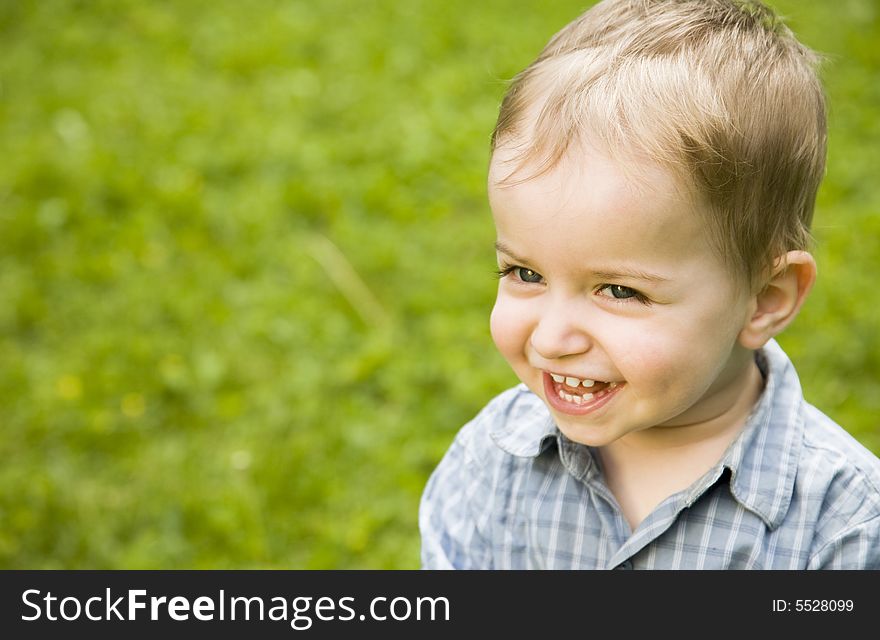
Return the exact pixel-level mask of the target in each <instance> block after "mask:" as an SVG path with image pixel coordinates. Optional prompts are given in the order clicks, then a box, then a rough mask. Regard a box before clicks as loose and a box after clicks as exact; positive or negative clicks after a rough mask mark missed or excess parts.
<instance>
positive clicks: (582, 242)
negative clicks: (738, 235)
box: [488, 144, 726, 275]
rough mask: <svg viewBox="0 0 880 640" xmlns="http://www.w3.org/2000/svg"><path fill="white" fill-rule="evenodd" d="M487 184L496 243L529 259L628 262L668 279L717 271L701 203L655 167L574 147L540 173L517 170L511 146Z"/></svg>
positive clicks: (503, 149) (497, 159) (495, 162)
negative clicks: (680, 274)
mask: <svg viewBox="0 0 880 640" xmlns="http://www.w3.org/2000/svg"><path fill="white" fill-rule="evenodd" d="M488 182H489V184H488V192H489V201H490V205H491V207H492V212H493V216H494V218H495V223H496V227H497V231H498V239H499V240H500V241H502V243H503V244H504V245H505V246H510V247H512V248H516V247H518V246H522V245H526V246H522V248H521V249H520V251H521V252H524V253H528V254H530V256H529V257H530V258H531V259H535V260H545V259H546V260H547V261H549V260H550V259H552V260H554V261H557V262H558V261H560V260H562V261H566V262H569V263H571V264H572V265H574V264H577V265H579V266H583V265H584V264H585V262H586V263H589V264H590V265H591V266H601V267H608V266H615V265H621V264H626V265H629V266H640V267H644V268H649V269H650V270H652V271H655V272H656V271H664V272H666V273H668V274H669V275H675V273H678V272H681V271H682V269H686V268H689V267H690V266H694V265H700V268H712V269H713V271H718V267H720V259H719V258H717V256H715V252H714V251H713V250H712V249H711V243H710V242H709V237H708V230H707V225H706V222H705V211H704V210H703V208H702V205H701V202H700V199H699V198H698V197H697V196H696V195H695V192H694V190H693V189H690V188H688V186H687V185H686V184H685V183H684V181H683V180H682V179H681V178H680V177H679V176H678V175H677V174H675V173H674V172H672V171H671V170H668V169H665V168H664V167H662V166H660V165H658V164H657V163H653V162H650V161H648V160H646V159H643V158H639V157H637V156H629V157H625V156H623V157H621V156H618V157H614V158H612V157H610V155H609V154H607V153H603V152H601V151H600V150H599V149H598V148H596V147H594V146H590V145H587V144H578V145H576V146H574V145H573V146H572V148H570V149H569V151H568V152H567V153H566V154H565V156H563V158H562V159H561V160H560V161H559V162H558V163H557V164H556V165H554V166H553V167H552V169H550V170H548V171H545V172H543V173H542V172H541V171H540V168H539V167H535V166H534V165H526V166H522V167H520V166H519V164H518V153H517V149H516V147H514V146H513V145H502V146H499V148H498V149H497V150H496V152H495V153H494V154H493V157H492V161H491V164H490V168H489V180H488ZM600 263H601V264H600ZM723 271H724V273H726V270H723ZM719 273H720V271H719Z"/></svg>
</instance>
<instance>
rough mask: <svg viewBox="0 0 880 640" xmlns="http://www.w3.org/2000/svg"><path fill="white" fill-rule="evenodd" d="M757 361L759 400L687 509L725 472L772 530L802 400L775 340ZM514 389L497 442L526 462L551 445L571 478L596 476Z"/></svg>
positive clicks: (782, 500) (794, 454)
mask: <svg viewBox="0 0 880 640" xmlns="http://www.w3.org/2000/svg"><path fill="white" fill-rule="evenodd" d="M755 359H756V362H757V363H758V367H759V368H760V369H761V372H762V373H763V374H764V390H763V392H762V393H761V397H760V398H759V400H758V403H757V404H756V405H755V407H754V408H753V409H752V412H751V414H750V415H749V417H748V419H747V421H746V426H745V428H744V429H743V431H742V432H741V433H740V434H739V435H738V436H737V437H736V439H735V440H734V441H733V442H732V443H731V444H730V446H729V447H728V448H727V450H726V451H725V453H724V455H723V456H722V458H721V461H720V462H719V464H718V465H716V467H715V468H713V469H712V470H710V471H709V472H708V473H707V474H706V475H705V476H704V477H703V478H702V479H701V480H699V481H697V482H696V483H694V485H693V486H692V488H691V490H690V492H689V495H688V496H687V498H686V504H692V503H693V502H694V501H696V500H697V498H699V496H700V495H702V494H703V493H704V492H705V491H706V490H707V489H708V488H709V486H711V484H713V483H714V482H715V481H717V480H718V478H720V477H721V476H722V475H723V473H724V470H725V469H729V470H730V472H731V480H730V491H731V493H732V495H733V497H734V498H735V499H736V500H737V501H738V502H739V503H740V504H742V505H743V506H744V507H745V508H747V509H749V510H750V511H752V512H754V513H755V514H757V515H758V516H759V517H760V518H761V519H762V520H763V521H764V522H765V523H766V524H767V526H768V527H770V528H771V529H775V528H776V527H777V526H779V524H780V523H781V522H782V519H783V518H784V517H785V514H786V512H787V511H788V507H789V504H790V503H791V496H792V491H793V488H794V480H795V475H796V471H797V463H798V459H799V458H800V451H801V446H802V443H803V429H804V425H803V412H802V399H803V396H802V392H801V386H800V381H799V380H798V377H797V373H796V372H795V370H794V365H792V363H791V361H790V360H789V359H788V356H786V355H785V352H784V351H783V350H782V348H781V347H780V346H779V344H778V343H777V342H776V341H775V340H770V341H769V342H768V343H767V344H766V345H765V346H764V347H763V348H762V349H760V350H759V351H757V352H756V353H755ZM517 390H518V391H519V393H518V394H517V396H516V398H515V399H514V401H513V402H511V403H510V404H509V405H508V406H507V407H506V409H505V415H504V416H499V417H500V418H501V419H499V420H495V421H494V422H493V425H492V428H491V431H490V435H491V437H492V439H493V440H494V441H495V443H496V444H497V445H498V446H499V447H500V448H501V449H503V450H504V451H505V452H507V453H509V454H511V455H514V456H517V457H528V458H533V457H537V456H538V455H540V454H541V453H542V452H544V450H546V449H547V448H548V447H550V446H551V445H552V444H554V443H555V444H556V445H557V448H558V450H559V455H560V456H561V457H562V458H563V463H565V466H566V467H567V468H568V469H569V471H571V472H572V474H573V475H575V476H576V477H578V478H579V479H584V478H585V477H586V476H587V475H588V473H589V472H591V471H594V472H595V471H596V470H597V469H596V466H595V463H594V461H593V456H592V455H590V452H589V447H585V446H583V445H579V444H577V443H574V442H571V441H569V440H568V439H567V438H566V437H565V436H564V435H563V434H562V433H561V432H560V431H559V429H558V427H557V426H556V424H555V423H554V422H553V418H552V417H551V415H550V412H549V411H548V410H547V407H546V406H545V405H544V403H543V402H542V401H541V399H540V398H538V397H537V396H536V395H535V394H533V393H532V392H531V391H529V390H528V388H527V387H526V386H525V385H523V384H521V385H519V386H518V387H517Z"/></svg>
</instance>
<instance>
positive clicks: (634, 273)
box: [495, 242, 669, 283]
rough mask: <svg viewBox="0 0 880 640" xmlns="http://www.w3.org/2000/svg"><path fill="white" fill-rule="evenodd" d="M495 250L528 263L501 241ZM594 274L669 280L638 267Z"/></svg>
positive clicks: (612, 277) (615, 278) (605, 276)
mask: <svg viewBox="0 0 880 640" xmlns="http://www.w3.org/2000/svg"><path fill="white" fill-rule="evenodd" d="M495 250H496V251H498V252H500V253H503V254H505V255H507V256H508V257H510V258H513V259H514V261H516V262H520V263H523V264H526V265H528V264H530V261H529V260H526V259H525V258H521V257H520V256H518V255H516V253H514V252H513V251H512V250H511V249H510V247H508V246H507V245H506V244H504V243H503V242H496V243H495ZM590 273H592V274H593V275H594V276H596V277H597V278H599V279H601V280H619V279H621V278H630V279H635V280H643V281H645V282H656V283H660V282H669V278H665V277H663V276H661V275H659V274H656V273H650V272H648V271H642V270H640V269H630V268H617V269H607V270H606V269H593V270H591V271H590Z"/></svg>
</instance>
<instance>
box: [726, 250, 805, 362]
mask: <svg viewBox="0 0 880 640" xmlns="http://www.w3.org/2000/svg"><path fill="white" fill-rule="evenodd" d="M815 281H816V261H815V260H814V259H813V256H811V255H810V254H809V253H807V252H806V251H789V252H788V253H786V254H785V255H782V256H780V257H779V258H777V259H776V260H775V261H774V262H773V271H772V273H771V276H770V280H769V281H768V282H767V284H766V285H765V286H764V288H763V289H762V290H761V291H760V292H759V293H757V294H755V296H754V297H753V298H752V301H751V306H750V309H749V311H750V315H749V317H748V318H747V319H746V324H745V326H744V327H743V330H742V332H740V334H739V342H740V344H741V345H743V346H744V347H746V348H747V349H760V348H761V347H763V346H764V345H765V344H766V343H767V341H768V340H770V338H772V337H773V336H775V335H776V334H778V333H779V332H780V331H782V330H783V329H785V327H787V326H788V325H789V323H790V322H791V321H792V320H794V318H795V316H797V314H798V311H800V309H801V305H803V303H804V301H805V300H806V299H807V294H808V293H810V289H812V288H813V283H814V282H815Z"/></svg>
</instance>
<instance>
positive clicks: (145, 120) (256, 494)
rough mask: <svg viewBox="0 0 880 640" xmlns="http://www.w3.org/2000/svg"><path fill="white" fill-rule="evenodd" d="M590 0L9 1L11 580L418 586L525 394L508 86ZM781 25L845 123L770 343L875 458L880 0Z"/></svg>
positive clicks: (3, 327)
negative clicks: (458, 437)
mask: <svg viewBox="0 0 880 640" xmlns="http://www.w3.org/2000/svg"><path fill="white" fill-rule="evenodd" d="M587 4H588V3H585V2H584V1H582V0H579V1H574V0H565V1H557V2H551V3H548V2H544V1H541V0H528V1H521V2H516V1H515V2H511V0H506V1H500V0H491V1H488V0H482V1H480V2H474V1H473V0H466V1H465V0H442V1H441V0H431V1H417V0H399V1H398V0H374V1H367V0H364V1H355V0H320V1H311V0H310V1H305V0H279V1H275V2H269V1H264V2H257V1H245V0H210V1H207V0H206V1H189V0H187V1H174V2H171V1H168V2H160V1H156V2H144V1H143V0H136V1H135V0H129V1H119V0H112V1H111V0H104V1H100V0H92V1H79V2H76V1H72V0H71V1H60V0H55V1H51V0H43V1H32V2H26V1H15V0H4V1H3V2H0V150H2V160H0V459H2V464H0V567H2V568H90V569H99V568H132V569H139V568H307V569H324V568H355V569H357V568H384V569H408V568H416V567H417V566H418V547H419V539H418V529H417V519H416V517H417V508H418V500H419V496H420V493H421V491H422V488H423V486H424V483H425V482H426V480H427V478H428V475H429V474H430V472H431V470H432V469H433V468H434V466H435V465H436V463H437V462H438V461H439V458H440V456H441V455H442V454H443V452H444V451H445V449H446V447H447V446H448V445H449V443H450V442H451V440H452V438H453V436H454V434H455V432H456V431H457V429H458V428H459V427H460V426H461V425H462V424H463V423H464V422H466V421H467V420H468V419H470V418H471V417H472V416H473V415H474V414H475V413H476V412H477V411H478V410H479V409H480V407H482V405H483V404H484V403H485V402H486V401H487V400H488V399H489V398H490V397H491V396H492V395H494V394H496V393H498V392H500V391H501V390H502V389H504V388H506V387H508V386H511V385H512V384H514V383H515V382H516V381H515V378H514V377H513V374H512V373H511V372H510V371H509V370H508V368H507V366H506V364H505V363H504V362H503V360H502V359H501V358H500V356H499V355H498V354H497V353H496V352H495V349H494V347H493V345H492V343H491V339H490V336H489V332H488V314H489V310H490V308H491V305H492V301H493V298H494V288H495V279H494V277H493V269H494V268H495V264H494V254H493V251H492V249H491V244H492V242H493V240H494V231H493V228H492V223H491V220H490V217H489V212H488V208H487V203H486V199H485V194H484V180H485V170H486V164H487V159H488V153H487V152H488V143H489V135H490V132H491V130H492V127H493V125H494V120H495V116H496V113H497V107H498V104H499V101H500V98H501V95H502V93H503V91H504V87H505V80H506V79H509V78H510V77H511V76H512V75H513V74H515V73H516V72H517V71H518V70H519V69H521V68H522V67H523V66H525V65H526V64H527V63H528V62H529V61H530V60H531V59H532V58H533V57H534V55H536V54H537V52H538V51H539V50H540V48H541V47H542V46H543V44H544V43H545V42H546V40H547V39H548V38H549V37H550V36H551V35H552V34H553V33H554V32H555V31H557V30H558V29H559V28H561V27H562V26H563V25H564V24H565V23H566V22H568V21H569V20H570V19H572V18H574V17H575V16H576V15H577V14H578V13H580V12H581V11H582V10H583V9H584V8H585V6H586V5H587ZM773 6H775V7H776V8H778V9H779V10H780V11H781V12H782V13H783V14H784V15H786V16H788V18H789V24H790V25H791V26H792V27H793V28H794V29H795V30H796V32H797V33H798V34H799V35H800V36H801V38H802V40H804V41H805V42H806V43H807V44H809V45H811V46H812V47H814V48H816V49H818V50H819V51H821V52H824V53H826V54H828V58H829V59H828V63H827V65H826V67H825V72H824V74H825V80H826V85H827V89H828V94H829V97H830V104H831V112H830V150H829V165H828V174H827V178H826V180H825V182H824V185H823V188H822V191H821V195H820V198H819V204H818V210H817V214H816V223H815V229H814V230H815V235H816V238H817V250H816V253H817V258H818V262H819V267H820V268H819V271H820V275H819V282H818V284H817V286H816V288H815V289H814V293H813V295H812V296H811V298H810V300H809V301H808V303H807V305H806V307H805V308H804V310H803V311H802V314H801V316H800V317H799V319H798V320H797V321H796V323H795V324H794V325H793V326H792V327H791V328H790V329H789V330H788V331H787V332H786V333H785V334H784V335H783V336H781V338H780V342H781V343H782V344H783V346H784V347H786V349H787V350H788V351H789V353H790V355H791V356H792V358H793V360H794V361H795V364H796V365H797V367H798V369H799V371H800V375H801V378H802V382H803V386H804V388H805V393H806V396H807V398H808V399H809V400H810V401H812V402H813V403H814V404H816V405H817V406H819V407H820V408H821V409H823V410H824V411H825V412H826V413H828V414H829V415H831V416H832V417H833V418H835V419H836V420H837V421H838V422H840V423H841V424H842V425H844V426H845V427H846V428H847V429H848V430H849V431H850V432H851V433H852V434H853V435H855V436H856V437H857V438H859V439H860V440H861V441H862V442H863V443H864V444H865V445H866V446H868V447H869V448H871V449H872V450H874V451H875V452H880V429H878V424H877V416H878V413H880V376H878V373H880V321H878V318H880V312H878V310H877V307H876V301H874V300H873V297H872V295H868V294H870V293H871V291H873V289H872V286H873V285H872V284H871V283H872V282H873V279H874V275H875V271H876V269H877V267H878V256H880V242H878V237H880V236H878V233H880V216H878V210H880V183H878V181H877V176H876V173H877V169H878V167H880V158H878V149H880V120H878V106H880V77H878V73H880V44H878V43H880V23H878V14H880V7H878V3H877V2H875V1H873V0H839V1H837V2H825V1H818V0H817V1H814V2H804V1H798V0H785V1H783V0H780V1H778V2H775V3H773ZM866 296H867V297H866Z"/></svg>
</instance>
